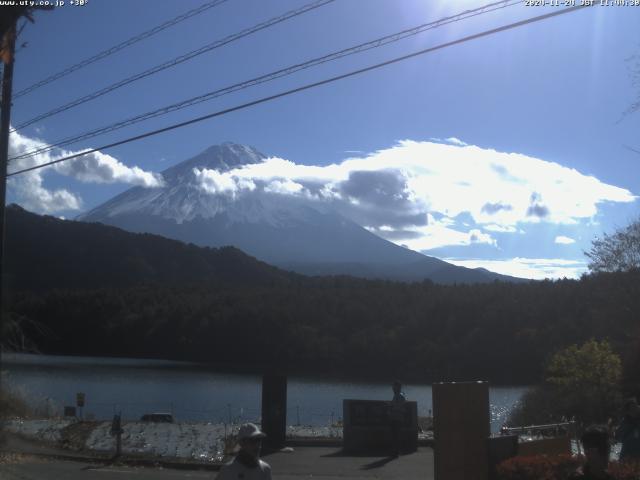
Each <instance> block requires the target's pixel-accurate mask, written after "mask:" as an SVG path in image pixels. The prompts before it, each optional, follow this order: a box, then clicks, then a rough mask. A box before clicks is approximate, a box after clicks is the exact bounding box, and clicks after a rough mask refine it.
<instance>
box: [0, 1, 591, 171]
mask: <svg viewBox="0 0 640 480" xmlns="http://www.w3.org/2000/svg"><path fill="white" fill-rule="evenodd" d="M594 5H596V4H595V3H594V4H586V5H577V6H574V7H569V8H563V9H561V10H556V11H553V12H551V13H547V14H544V15H539V16H537V17H531V18H528V19H526V20H521V21H518V22H514V23H510V24H507V25H503V26H501V27H498V28H494V29H491V30H485V31H483V32H480V33H476V34H473V35H469V36H466V37H463V38H460V39H458V40H453V41H451V42H446V43H442V44H440V45H436V46H435V47H429V48H425V49H423V50H418V51H417V52H413V53H410V54H407V55H403V56H400V57H396V58H393V59H391V60H387V61H385V62H381V63H376V64H374V65H370V66H368V67H364V68H360V69H358V70H353V71H351V72H348V73H344V74H342V75H338V76H335V77H331V78H327V79H324V80H320V81H318V82H314V83H309V84H306V85H303V86H301V87H297V88H293V89H291V90H287V91H284V92H281V93H278V94H275V95H270V96H268V97H263V98H260V99H258V100H253V101H251V102H247V103H243V104H241V105H236V106H235V107H231V108H227V109H224V110H219V111H217V112H213V113H210V114H207V115H203V116H201V117H196V118H193V119H191V120H187V121H185V122H181V123H176V124H173V125H170V126H168V127H164V128H160V129H157V130H152V131H150V132H147V133H143V134H141V135H136V136H134V137H129V138H126V139H124V140H119V141H117V142H113V143H109V144H107V145H103V146H101V147H97V148H93V149H89V150H86V151H84V152H81V153H76V154H74V155H69V156H66V157H63V158H59V159H57V160H53V161H51V162H47V163H43V164H40V165H35V166H33V167H29V168H24V169H22V170H18V171H15V172H12V173H9V174H7V177H11V176H13V175H18V174H21V173H25V172H30V171H32V170H37V169H40V168H43V167H48V166H51V165H54V164H57V163H61V162H65V161H67V160H72V159H74V158H78V157H82V156H83V155H88V154H90V153H94V152H97V151H101V150H107V149H109V148H113V147H117V146H119V145H124V144H126V143H131V142H134V141H137V140H142V139H144V138H147V137H151V136H155V135H159V134H161V133H165V132H168V131H171V130H175V129H178V128H182V127H186V126H188V125H192V124H194V123H199V122H202V121H204V120H208V119H210V118H214V117H219V116H222V115H226V114H228V113H231V112H236V111H238V110H244V109H246V108H249V107H253V106H255V105H259V104H262V103H266V102H269V101H272V100H276V99H278V98H282V97H287V96H289V95H293V94H294V93H298V92H302V91H305V90H309V89H312V88H315V87H319V86H322V85H327V84H329V83H333V82H337V81H338V80H344V79H345V78H350V77H354V76H356V75H360V74H362V73H365V72H370V71H372V70H377V69H379V68H382V67H386V66H388V65H392V64H395V63H398V62H401V61H404V60H408V59H410V58H414V57H417V56H420V55H424V54H427V53H431V52H434V51H436V50H442V49H444V48H447V47H452V46H454V45H459V44H462V43H466V42H469V41H472V40H477V39H478V38H482V37H486V36H489V35H493V34H495V33H499V32H504V31H506V30H512V29H514V28H518V27H522V26H524V25H528V24H530V23H535V22H540V21H542V20H546V19H548V18H552V17H557V16H559V15H563V14H565V13H570V12H575V11H577V10H581V9H583V8H588V7H591V6H594Z"/></svg>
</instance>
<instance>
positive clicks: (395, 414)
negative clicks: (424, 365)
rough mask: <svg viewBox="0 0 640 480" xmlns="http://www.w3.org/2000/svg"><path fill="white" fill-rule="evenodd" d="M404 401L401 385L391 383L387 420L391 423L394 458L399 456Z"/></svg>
mask: <svg viewBox="0 0 640 480" xmlns="http://www.w3.org/2000/svg"><path fill="white" fill-rule="evenodd" d="M406 400H407V399H406V398H405V396H404V393H402V384H401V383H400V382H398V381H396V382H393V399H392V400H391V408H390V411H389V420H390V423H391V442H392V443H391V448H392V450H391V454H392V455H393V456H394V457H398V456H400V447H401V442H402V436H401V433H402V424H403V423H404V409H405V402H406Z"/></svg>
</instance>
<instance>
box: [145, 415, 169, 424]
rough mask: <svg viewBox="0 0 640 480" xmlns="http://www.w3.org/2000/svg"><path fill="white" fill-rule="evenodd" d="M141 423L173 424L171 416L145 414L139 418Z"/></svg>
mask: <svg viewBox="0 0 640 480" xmlns="http://www.w3.org/2000/svg"><path fill="white" fill-rule="evenodd" d="M140 421H141V422H157V423H173V415H171V414H170V413H145V414H144V415H142V417H141V418H140Z"/></svg>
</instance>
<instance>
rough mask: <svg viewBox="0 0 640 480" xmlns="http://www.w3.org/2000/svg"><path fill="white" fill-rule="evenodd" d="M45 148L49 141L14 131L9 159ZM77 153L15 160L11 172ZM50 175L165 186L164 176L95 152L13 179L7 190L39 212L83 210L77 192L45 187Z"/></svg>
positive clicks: (82, 180) (24, 205)
mask: <svg viewBox="0 0 640 480" xmlns="http://www.w3.org/2000/svg"><path fill="white" fill-rule="evenodd" d="M43 147H47V144H46V142H44V141H42V140H38V139H35V138H29V137H26V136H24V135H22V134H20V133H16V132H14V133H12V134H11V135H10V138H9V157H14V156H18V155H21V154H24V153H27V152H30V151H32V150H36V149H40V148H43ZM56 152H57V153H56ZM75 153H79V152H72V151H64V150H59V149H58V150H56V151H49V152H43V153H40V154H38V155H36V156H33V157H29V158H22V159H17V160H12V161H11V162H10V163H9V172H15V171H17V170H22V169H25V168H29V167H33V166H36V165H41V164H44V163H48V162H51V161H53V160H56V159H58V158H62V157H64V156H68V155H73V154H75ZM48 172H56V173H58V174H61V175H65V176H69V177H72V178H74V179H76V180H79V181H81V182H87V183H128V184H131V185H141V186H143V187H158V186H161V185H162V184H163V181H162V176H161V175H159V174H157V173H153V172H147V171H144V170H142V169H141V168H139V167H128V166H126V165H124V164H123V163H121V162H120V161H118V160H117V159H115V158H114V157H112V156H110V155H106V154H104V153H101V152H94V153H91V154H88V155H86V156H84V157H80V158H78V159H74V160H69V161H66V162H61V163H59V164H55V165H54V166H51V167H45V168H42V169H38V170H33V171H30V172H26V173H21V174H19V175H16V176H13V177H10V178H9V179H8V182H7V187H8V189H9V192H10V193H11V194H12V195H13V196H14V198H15V201H16V202H17V203H19V204H20V205H22V206H23V207H24V208H26V209H28V210H31V211H35V212H38V213H54V212H59V211H63V210H79V209H80V208H82V199H81V198H80V197H79V196H78V195H76V194H75V193H72V192H70V191H69V190H67V189H65V188H58V189H50V188H47V187H46V186H45V185H44V176H45V175H46V174H47V173H48Z"/></svg>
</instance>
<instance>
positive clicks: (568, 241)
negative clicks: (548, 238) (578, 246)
mask: <svg viewBox="0 0 640 480" xmlns="http://www.w3.org/2000/svg"><path fill="white" fill-rule="evenodd" d="M554 242H555V243H559V244H560V245H570V244H572V243H576V241H575V240H574V239H573V238H570V237H565V236H564V235H558V236H557V237H556V239H555V240H554Z"/></svg>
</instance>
